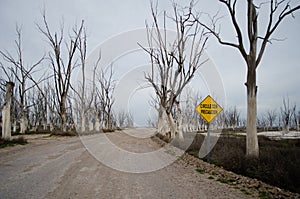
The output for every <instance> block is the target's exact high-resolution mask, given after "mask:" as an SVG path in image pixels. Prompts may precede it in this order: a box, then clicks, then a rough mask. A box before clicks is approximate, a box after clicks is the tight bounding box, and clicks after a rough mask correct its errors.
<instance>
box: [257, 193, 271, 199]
mask: <svg viewBox="0 0 300 199" xmlns="http://www.w3.org/2000/svg"><path fill="white" fill-rule="evenodd" d="M259 198H260V199H268V198H269V196H268V193H267V192H265V191H263V192H259Z"/></svg>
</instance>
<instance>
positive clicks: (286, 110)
mask: <svg viewBox="0 0 300 199" xmlns="http://www.w3.org/2000/svg"><path fill="white" fill-rule="evenodd" d="M282 103H283V107H280V111H281V118H282V122H283V125H284V130H285V131H286V132H289V129H290V125H291V120H292V116H293V115H294V114H295V111H296V105H294V106H291V104H290V99H289V98H288V97H287V98H283V100H282Z"/></svg>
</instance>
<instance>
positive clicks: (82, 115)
mask: <svg viewBox="0 0 300 199" xmlns="http://www.w3.org/2000/svg"><path fill="white" fill-rule="evenodd" d="M80 130H81V132H82V133H83V132H84V131H85V112H84V107H82V109H81V127H80Z"/></svg>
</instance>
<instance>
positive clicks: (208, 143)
mask: <svg viewBox="0 0 300 199" xmlns="http://www.w3.org/2000/svg"><path fill="white" fill-rule="evenodd" d="M209 126H210V125H209V123H208V125H207V159H206V160H207V162H208V163H210V132H209V130H210V129H209Z"/></svg>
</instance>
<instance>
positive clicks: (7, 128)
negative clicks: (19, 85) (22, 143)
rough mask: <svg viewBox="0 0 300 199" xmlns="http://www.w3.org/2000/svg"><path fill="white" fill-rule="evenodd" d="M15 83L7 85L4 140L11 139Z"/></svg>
mask: <svg viewBox="0 0 300 199" xmlns="http://www.w3.org/2000/svg"><path fill="white" fill-rule="evenodd" d="M13 88H14V83H13V82H7V83H6V96H5V104H4V106H3V109H2V138H3V139H4V140H10V139H11V122H10V105H11V97H12V93H13Z"/></svg>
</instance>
